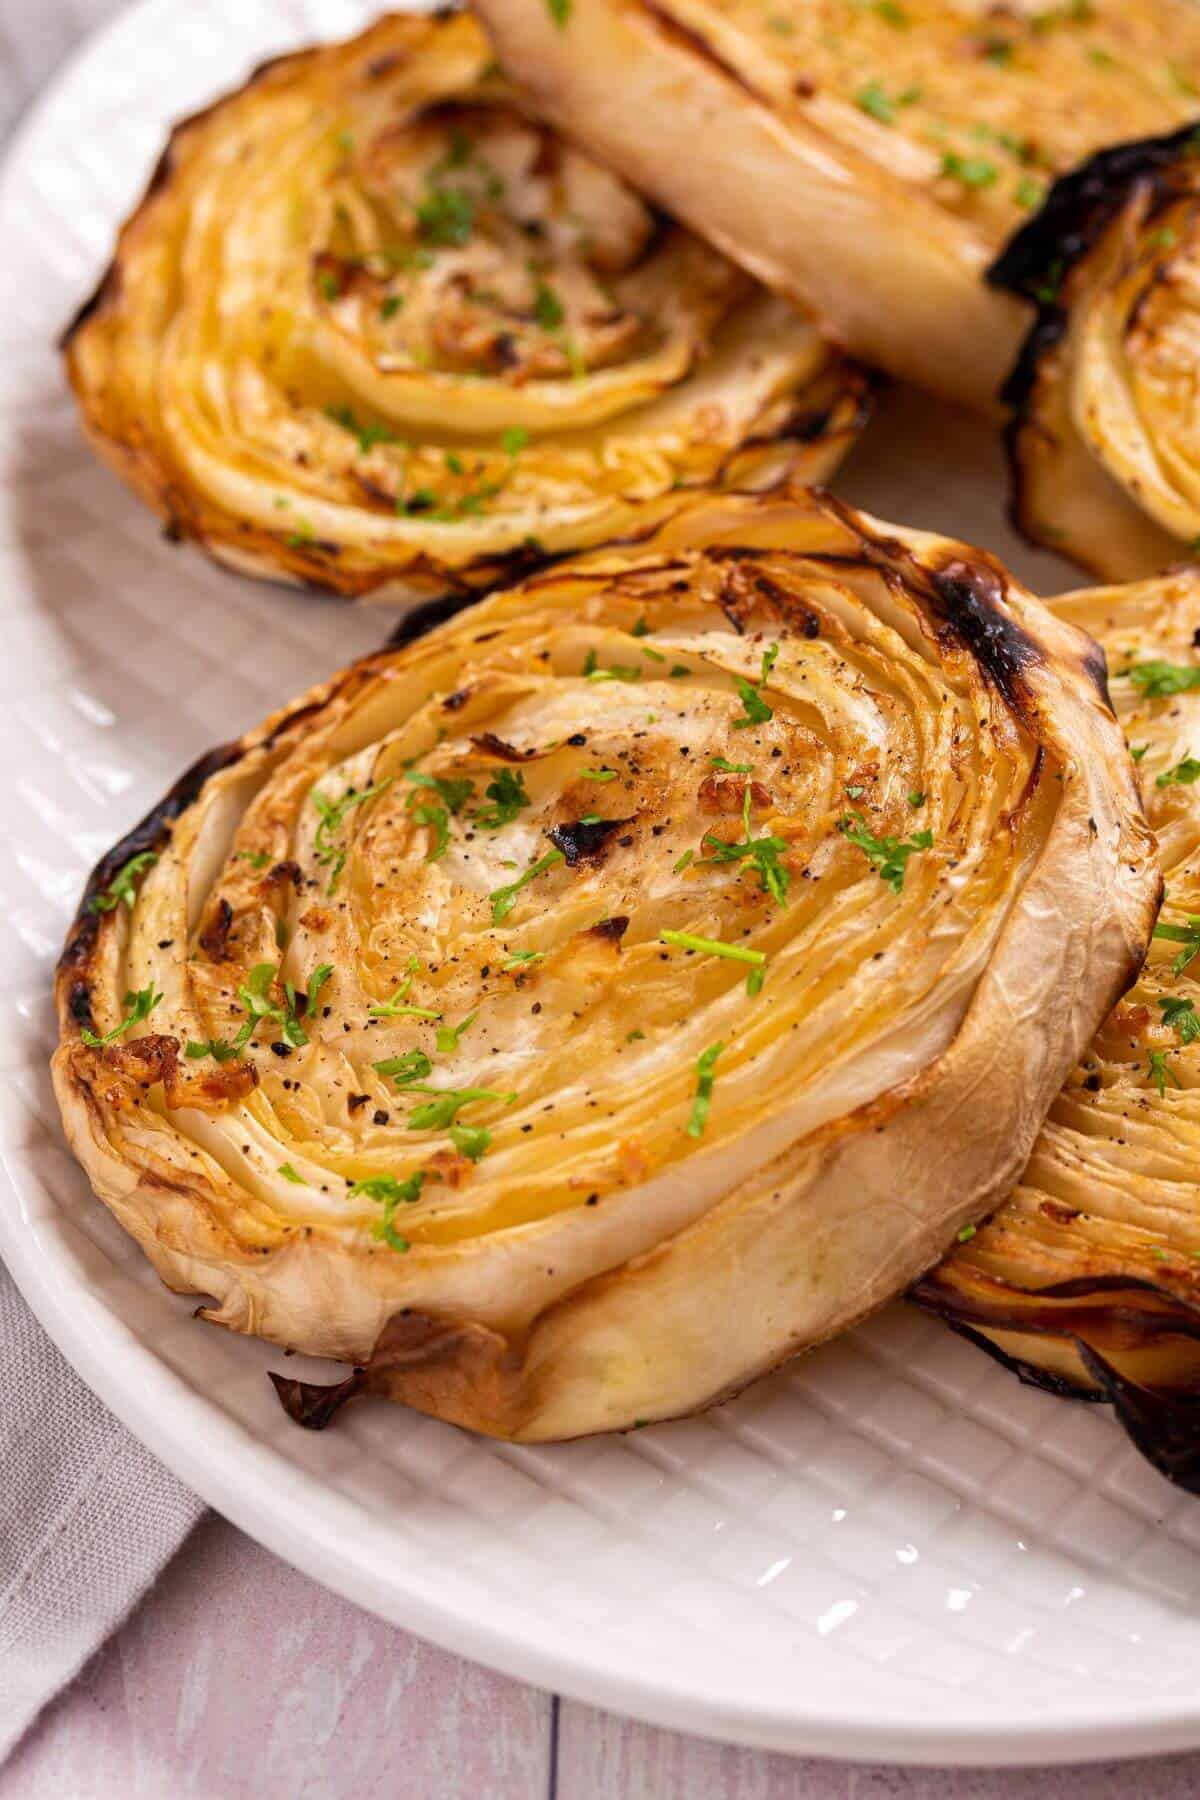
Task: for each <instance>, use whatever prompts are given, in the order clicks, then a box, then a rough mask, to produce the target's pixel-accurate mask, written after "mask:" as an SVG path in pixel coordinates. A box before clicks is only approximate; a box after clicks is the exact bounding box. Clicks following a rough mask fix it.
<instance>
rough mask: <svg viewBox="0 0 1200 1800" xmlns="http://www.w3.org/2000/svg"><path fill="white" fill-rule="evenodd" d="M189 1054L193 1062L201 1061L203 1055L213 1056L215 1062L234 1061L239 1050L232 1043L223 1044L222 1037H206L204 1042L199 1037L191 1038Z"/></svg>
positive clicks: (188, 1043) (188, 1047)
mask: <svg viewBox="0 0 1200 1800" xmlns="http://www.w3.org/2000/svg"><path fill="white" fill-rule="evenodd" d="M187 1054H188V1056H190V1057H191V1059H192V1061H193V1062H199V1060H200V1058H201V1057H202V1056H211V1057H212V1058H213V1060H214V1061H215V1062H219V1063H225V1062H232V1061H233V1059H234V1057H235V1056H236V1055H237V1051H236V1050H235V1049H234V1047H233V1045H232V1044H223V1043H222V1042H221V1040H220V1038H206V1039H205V1040H204V1042H203V1043H201V1042H200V1040H199V1039H198V1038H189V1039H188V1042H187Z"/></svg>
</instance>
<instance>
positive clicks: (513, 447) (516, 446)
mask: <svg viewBox="0 0 1200 1800" xmlns="http://www.w3.org/2000/svg"><path fill="white" fill-rule="evenodd" d="M528 442H529V433H528V432H527V431H526V430H525V427H524V426H523V425H510V426H509V427H508V430H507V431H506V432H505V433H504V435H503V436H502V437H501V439H500V448H501V450H503V452H504V454H505V456H519V455H520V454H521V452H522V450H524V448H525V447H526V445H527V444H528Z"/></svg>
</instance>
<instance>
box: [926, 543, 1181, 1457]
mask: <svg viewBox="0 0 1200 1800" xmlns="http://www.w3.org/2000/svg"><path fill="white" fill-rule="evenodd" d="M1053 605H1054V610H1055V612H1056V614H1058V616H1059V617H1061V618H1064V619H1066V620H1068V621H1070V623H1072V624H1074V625H1077V626H1080V627H1081V628H1082V629H1083V630H1085V631H1088V632H1091V633H1092V634H1093V635H1094V636H1095V637H1096V638H1097V639H1098V640H1099V641H1100V643H1101V644H1102V645H1103V646H1104V648H1105V650H1106V651H1107V653H1108V661H1109V668H1110V671H1111V675H1112V694H1113V701H1114V704H1115V706H1116V709H1117V716H1118V718H1119V719H1120V721H1121V724H1122V725H1123V727H1124V730H1125V734H1126V737H1127V738H1128V740H1129V743H1130V745H1131V746H1132V748H1133V753H1134V755H1135V756H1136V757H1137V758H1138V759H1139V760H1138V765H1137V766H1138V770H1139V773H1140V775H1141V782H1142V788H1143V791H1144V794H1145V796H1146V802H1147V809H1148V812H1149V817H1150V822H1151V824H1152V826H1153V827H1154V829H1155V831H1156V833H1157V835H1158V843H1159V853H1160V857H1161V861H1162V871H1163V874H1164V876H1165V877H1166V883H1167V899H1166V903H1165V905H1164V907H1163V911H1162V916H1161V921H1160V924H1159V926H1158V929H1157V931H1156V934H1155V939H1154V942H1153V944H1152V946H1151V950H1150V955H1149V958H1148V960H1147V962H1146V966H1145V967H1144V969H1143V970H1142V973H1141V975H1140V977H1139V978H1138V981H1137V984H1136V986H1135V987H1134V988H1133V989H1132V991H1131V992H1130V993H1129V994H1128V995H1127V996H1126V997H1125V998H1124V999H1123V1000H1122V1001H1121V1003H1120V1004H1119V1005H1118V1006H1117V1008H1116V1010H1115V1011H1114V1012H1113V1013H1111V1014H1110V1016H1109V1017H1108V1019H1107V1020H1106V1021H1105V1023H1104V1025H1103V1027H1102V1028H1101V1030H1100V1031H1099V1033H1098V1034H1097V1036H1096V1038H1095V1039H1094V1041H1093V1043H1092V1045H1091V1048H1090V1050H1089V1051H1088V1053H1087V1054H1086V1055H1085V1056H1084V1058H1083V1060H1082V1061H1081V1062H1080V1064H1079V1066H1078V1067H1077V1068H1076V1069H1075V1070H1074V1071H1073V1072H1072V1075H1071V1077H1070V1080H1069V1081H1068V1082H1067V1084H1066V1086H1065V1087H1064V1089H1063V1091H1062V1093H1061V1094H1060V1095H1059V1097H1058V1099H1057V1100H1056V1101H1055V1103H1054V1105H1053V1107H1052V1108H1051V1110H1050V1116H1049V1118H1048V1119H1047V1121H1046V1125H1045V1128H1044V1129H1043V1131H1042V1134H1041V1136H1040V1137H1039V1139H1038V1141H1037V1145H1036V1147H1035V1149H1034V1152H1033V1156H1032V1157H1031V1159H1030V1163H1029V1167H1028V1168H1027V1169H1026V1171H1025V1175H1024V1177H1023V1180H1022V1182H1021V1185H1020V1187H1018V1189H1017V1191H1016V1193H1015V1194H1014V1195H1013V1197H1012V1199H1011V1200H1010V1201H1009V1202H1008V1203H1007V1205H1005V1206H1004V1207H1002V1208H1001V1210H1000V1211H999V1212H998V1213H997V1214H996V1216H995V1217H994V1218H993V1219H992V1220H990V1221H989V1223H988V1224H987V1225H985V1226H982V1227H981V1228H980V1229H979V1231H978V1232H976V1233H975V1234H974V1235H973V1236H971V1237H970V1238H969V1239H968V1240H967V1241H966V1242H965V1243H963V1244H962V1245H961V1247H960V1248H958V1249H957V1250H956V1251H955V1252H954V1254H953V1255H952V1256H950V1257H949V1258H948V1259H947V1260H946V1261H945V1262H943V1263H942V1264H941V1265H940V1266H939V1267H938V1268H937V1269H936V1270H935V1271H934V1272H933V1273H932V1274H930V1275H928V1276H927V1277H926V1278H925V1279H924V1281H922V1282H921V1284H920V1286H919V1287H918V1289H917V1290H916V1297H917V1298H918V1299H919V1300H920V1301H921V1303H922V1304H923V1305H925V1306H927V1307H929V1308H930V1309H931V1310H932V1311H934V1312H936V1313H939V1314H940V1315H941V1316H942V1317H944V1318H946V1319H948V1320H949V1321H950V1322H951V1324H953V1325H955V1326H956V1328H957V1329H959V1330H962V1331H963V1332H965V1333H966V1335H967V1336H969V1337H973V1338H975V1339H976V1341H977V1342H980V1343H982V1344H983V1346H984V1348H990V1349H992V1350H993V1351H994V1352H996V1353H997V1354H1000V1355H1002V1356H1003V1358H1004V1359H1005V1360H1007V1361H1011V1362H1013V1363H1015V1364H1016V1366H1017V1367H1018V1368H1019V1370H1020V1371H1021V1372H1022V1374H1024V1375H1025V1376H1026V1377H1027V1378H1028V1379H1031V1380H1035V1381H1037V1382H1038V1383H1039V1384H1040V1385H1042V1386H1048V1387H1051V1388H1054V1389H1056V1390H1061V1391H1066V1392H1069V1393H1075V1394H1082V1395H1084V1396H1085V1397H1089V1398H1092V1399H1107V1400H1111V1401H1112V1402H1113V1403H1114V1405H1115V1407H1116V1409H1117V1412H1118V1414H1119V1416H1120V1417H1121V1418H1122V1420H1123V1422H1124V1423H1125V1424H1126V1426H1127V1427H1128V1428H1129V1430H1130V1431H1131V1433H1132V1434H1133V1436H1134V1438H1135V1440H1136V1441H1137V1442H1138V1444H1139V1445H1140V1447H1141V1448H1142V1450H1143V1451H1144V1452H1145V1453H1146V1454H1147V1455H1148V1456H1149V1457H1150V1459H1151V1460H1152V1461H1153V1462H1154V1463H1156V1464H1157V1466H1158V1467H1159V1468H1161V1469H1162V1470H1163V1472H1164V1473H1165V1474H1167V1475H1169V1476H1171V1477H1172V1479H1174V1480H1176V1481H1179V1482H1181V1483H1182V1484H1183V1485H1184V1486H1186V1487H1190V1488H1191V1489H1193V1490H1194V1491H1200V1164H1198V1160H1197V1144H1198V1143H1200V1014H1198V1013H1197V1010H1196V1009H1197V1004H1198V1003H1200V961H1197V960H1196V958H1197V957H1198V956H1200V786H1198V785H1197V780H1198V778H1200V657H1198V655H1197V648H1196V646H1197V643H1198V642H1200V577H1198V576H1197V575H1196V574H1194V573H1191V572H1182V573H1179V574H1175V575H1171V576H1168V577H1166V578H1163V579H1161V580H1158V581H1147V582H1142V583H1138V584H1136V585H1133V586H1129V587H1123V588H1101V589H1096V590H1094V591H1091V592H1085V593H1079V594H1070V595H1067V596H1066V597H1065V598H1063V599H1061V600H1056V601H1055V602H1054V603H1053Z"/></svg>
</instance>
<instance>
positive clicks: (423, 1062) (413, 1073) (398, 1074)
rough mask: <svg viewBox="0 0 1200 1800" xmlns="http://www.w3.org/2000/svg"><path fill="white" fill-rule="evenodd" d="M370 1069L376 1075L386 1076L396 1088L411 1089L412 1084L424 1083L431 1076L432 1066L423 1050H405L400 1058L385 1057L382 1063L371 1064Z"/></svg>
mask: <svg viewBox="0 0 1200 1800" xmlns="http://www.w3.org/2000/svg"><path fill="white" fill-rule="evenodd" d="M371 1067H372V1068H373V1069H374V1070H375V1072H376V1074H378V1075H386V1076H389V1077H390V1078H391V1080H392V1081H394V1082H395V1084H396V1086H397V1087H398V1088H406V1087H412V1085H413V1083H414V1082H417V1081H424V1080H425V1078H426V1076H428V1075H432V1074H433V1064H432V1063H431V1062H430V1060H429V1058H428V1057H427V1056H426V1054H425V1052H424V1051H423V1050H406V1051H405V1052H404V1054H403V1055H402V1056H387V1057H385V1058H384V1060H383V1061H382V1062H377V1063H372V1064H371Z"/></svg>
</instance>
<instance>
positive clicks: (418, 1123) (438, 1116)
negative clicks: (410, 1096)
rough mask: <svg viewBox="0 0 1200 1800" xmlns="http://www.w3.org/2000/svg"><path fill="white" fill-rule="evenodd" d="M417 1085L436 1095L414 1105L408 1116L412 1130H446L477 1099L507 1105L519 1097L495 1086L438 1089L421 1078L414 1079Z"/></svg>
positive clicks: (417, 1089) (417, 1090) (424, 1090)
mask: <svg viewBox="0 0 1200 1800" xmlns="http://www.w3.org/2000/svg"><path fill="white" fill-rule="evenodd" d="M413 1088H414V1091H415V1092H416V1093H418V1094H432V1095H433V1096H434V1098H433V1099H432V1100H427V1101H425V1103H424V1105H423V1106H414V1107H413V1110H412V1111H411V1112H410V1113H409V1115H408V1129H409V1130H410V1131H446V1130H447V1129H448V1128H449V1127H450V1126H451V1125H453V1124H454V1121H455V1120H456V1119H457V1117H458V1114H459V1112H460V1110H461V1109H462V1108H463V1107H464V1106H470V1105H472V1104H473V1102H474V1101H476V1100H499V1101H500V1102H501V1103H502V1105H504V1106H512V1105H513V1103H514V1101H515V1100H516V1098H517V1096H516V1095H515V1094H498V1093H496V1091H495V1089H494V1088H478V1087H465V1088H435V1087H429V1086H428V1085H427V1084H426V1083H425V1082H420V1081H419V1082H414V1083H413Z"/></svg>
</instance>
